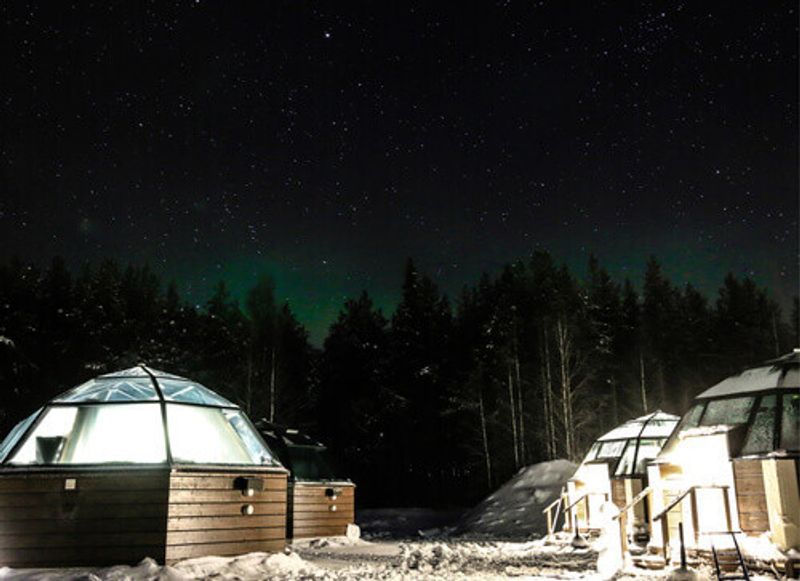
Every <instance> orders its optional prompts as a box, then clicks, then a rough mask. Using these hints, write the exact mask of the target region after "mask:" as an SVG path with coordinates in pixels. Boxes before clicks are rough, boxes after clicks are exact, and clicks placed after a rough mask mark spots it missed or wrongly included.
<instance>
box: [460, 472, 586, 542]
mask: <svg viewBox="0 0 800 581" xmlns="http://www.w3.org/2000/svg"><path fill="white" fill-rule="evenodd" d="M576 469H577V466H576V465H575V464H573V463H572V462H569V461H568V460H551V461H550V462H541V463H540V464H533V465H531V466H525V467H523V468H521V469H520V470H519V472H517V473H516V474H515V475H514V476H513V477H512V478H511V480H509V481H508V482H506V483H505V484H504V485H503V486H501V487H500V488H498V489H497V490H496V491H494V492H493V493H492V494H491V495H489V496H488V497H487V498H486V499H484V500H483V501H482V502H481V503H480V504H478V505H477V506H476V507H475V508H473V509H472V510H470V511H469V512H467V513H466V514H465V515H464V517H463V518H462V519H461V521H460V522H459V523H458V526H457V527H456V530H455V534H456V535H479V536H482V535H486V536H489V535H491V536H492V537H493V538H505V539H526V538H530V537H538V536H542V535H544V534H546V533H547V518H546V517H545V515H544V514H542V510H543V509H544V507H546V506H547V505H548V504H550V503H551V502H553V501H554V500H555V499H556V498H558V495H559V493H560V492H561V489H562V487H563V486H564V485H565V484H566V482H567V480H568V479H569V478H570V477H571V476H572V475H573V474H574V473H575V470H576Z"/></svg>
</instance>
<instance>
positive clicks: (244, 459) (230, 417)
mask: <svg viewBox="0 0 800 581" xmlns="http://www.w3.org/2000/svg"><path fill="white" fill-rule="evenodd" d="M167 425H168V426H169V441H170V446H171V449H172V458H173V460H174V461H175V462H179V463H188V464H260V465H272V464H273V459H272V455H271V454H270V453H269V450H267V448H266V446H264V444H263V443H262V442H261V439H260V438H259V437H258V436H257V435H256V434H255V433H254V431H253V429H252V428H251V427H250V425H249V423H247V422H246V421H245V420H244V418H243V417H242V414H241V412H239V411H235V410H224V409H220V408H211V407H200V406H192V405H180V404H168V405H167Z"/></svg>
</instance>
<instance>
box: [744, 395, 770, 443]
mask: <svg viewBox="0 0 800 581" xmlns="http://www.w3.org/2000/svg"><path fill="white" fill-rule="evenodd" d="M777 404H778V398H777V397H776V396H774V395H765V396H764V397H762V398H761V404H760V405H759V406H758V410H757V411H756V417H755V419H754V420H753V425H751V426H750V432H749V433H748V434H747V440H745V443H744V447H743V448H742V454H745V455H746V454H758V453H759V452H771V451H772V448H773V446H774V445H775V444H774V438H775V407H776V406H777Z"/></svg>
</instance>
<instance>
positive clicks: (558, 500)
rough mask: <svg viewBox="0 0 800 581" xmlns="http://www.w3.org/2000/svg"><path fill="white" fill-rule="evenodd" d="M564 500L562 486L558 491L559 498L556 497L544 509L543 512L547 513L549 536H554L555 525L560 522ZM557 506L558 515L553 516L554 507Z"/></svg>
mask: <svg viewBox="0 0 800 581" xmlns="http://www.w3.org/2000/svg"><path fill="white" fill-rule="evenodd" d="M563 502H564V489H563V488H562V489H561V491H559V493H558V498H556V499H555V500H554V501H553V502H551V503H550V504H548V505H547V506H546V507H545V508H544V509H543V510H542V513H543V514H547V536H548V538H552V536H553V525H554V524H558V516H559V512H560V510H561V504H562V503H563ZM554 506H555V507H556V516H555V518H553V507H554Z"/></svg>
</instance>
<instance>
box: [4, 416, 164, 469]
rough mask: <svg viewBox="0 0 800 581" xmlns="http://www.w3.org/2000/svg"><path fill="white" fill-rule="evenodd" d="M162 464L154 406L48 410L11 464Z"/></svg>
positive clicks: (160, 430)
mask: <svg viewBox="0 0 800 581" xmlns="http://www.w3.org/2000/svg"><path fill="white" fill-rule="evenodd" d="M165 461H166V452H165V445H164V430H163V427H162V423H161V412H160V409H159V406H158V404H147V403H143V404H129V405H90V406H80V407H72V406H69V407H67V406H59V407H52V408H49V409H48V410H47V412H46V413H45V415H44V417H43V418H42V420H41V421H40V422H39V424H38V425H37V426H36V428H35V429H34V430H33V431H32V432H31V433H30V435H29V436H28V438H27V440H26V441H25V443H24V444H23V445H22V447H21V448H20V449H19V451H18V452H17V453H16V455H15V456H14V457H13V458H12V460H11V462H12V463H13V464H111V463H144V464H151V463H152V464H157V463H162V462H165Z"/></svg>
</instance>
